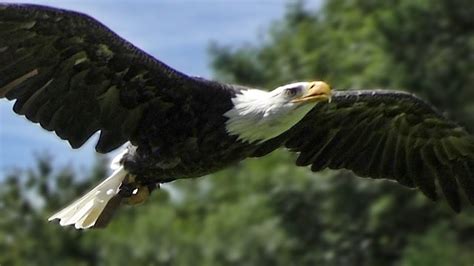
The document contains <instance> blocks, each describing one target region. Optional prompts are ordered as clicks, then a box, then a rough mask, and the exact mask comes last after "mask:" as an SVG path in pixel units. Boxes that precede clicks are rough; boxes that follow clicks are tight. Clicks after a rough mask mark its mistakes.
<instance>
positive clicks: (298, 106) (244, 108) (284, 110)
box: [224, 82, 316, 143]
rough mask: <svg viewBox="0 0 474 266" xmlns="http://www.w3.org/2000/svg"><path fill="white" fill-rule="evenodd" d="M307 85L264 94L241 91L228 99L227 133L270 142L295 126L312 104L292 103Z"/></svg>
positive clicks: (242, 138)
mask: <svg viewBox="0 0 474 266" xmlns="http://www.w3.org/2000/svg"><path fill="white" fill-rule="evenodd" d="M310 84H312V83H310V82H298V83H292V84H288V85H284V86H281V87H278V88H276V89H275V90H273V91H270V92H267V91H262V90H256V89H249V90H244V91H242V92H241V94H238V95H237V96H236V97H234V98H233V99H232V102H233V103H234V107H233V108H232V109H231V110H229V111H228V112H226V113H225V114H224V115H225V116H226V117H228V118H229V120H227V122H226V129H227V132H228V133H229V134H231V135H237V136H238V137H239V139H240V140H242V141H247V142H250V143H253V142H263V141H265V140H268V139H271V138H274V137H276V136H278V135H280V134H282V133H283V132H285V131H287V130H288V129H290V128H291V127H292V126H294V125H295V124H296V123H298V122H299V121H300V120H301V119H302V118H303V117H304V116H305V115H306V114H307V113H308V112H309V111H310V110H311V109H312V108H313V107H314V106H315V105H316V102H314V101H311V102H306V103H296V102H293V100H294V99H296V98H298V97H301V96H302V95H303V94H305V93H306V92H307V91H308V88H309V87H310Z"/></svg>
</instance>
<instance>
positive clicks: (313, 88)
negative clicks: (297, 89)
mask: <svg viewBox="0 0 474 266" xmlns="http://www.w3.org/2000/svg"><path fill="white" fill-rule="evenodd" d="M319 101H329V102H330V101H331V87H330V86H329V85H328V84H327V83H326V82H324V81H313V82H310V83H309V84H308V89H307V90H306V93H305V94H304V95H302V96H301V97H298V98H296V99H294V100H292V101H291V102H292V103H304V102H319Z"/></svg>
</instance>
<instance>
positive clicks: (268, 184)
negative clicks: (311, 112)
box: [0, 0, 474, 266]
mask: <svg viewBox="0 0 474 266" xmlns="http://www.w3.org/2000/svg"><path fill="white" fill-rule="evenodd" d="M18 2H23V1H18ZM30 2H33V3H41V4H47V5H51V6H57V7H63V8H68V9H73V10H78V11H81V12H84V13H87V14H89V15H92V16H94V17H95V18H97V19H98V20H100V21H102V22H103V23H104V24H105V25H107V26H109V27H110V28H111V29H112V30H114V31H116V32H117V33H118V34H119V35H121V36H123V37H125V38H126V39H128V40H130V41H131V42H132V43H134V44H136V45H137V46H139V47H140V48H142V49H144V50H146V51H147V52H149V53H150V54H152V55H154V56H156V57H157V58H159V59H160V60H162V61H164V62H166V63H167V64H169V65H171V66H172V67H174V68H176V69H178V70H181V71H183V72H185V73H188V74H192V75H199V76H203V77H207V78H214V79H218V80H221V81H226V82H235V83H241V84H245V85H252V86H258V87H264V88H268V89H272V88H274V87H276V86H278V85H281V84H285V83H288V82H292V81H297V80H315V79H322V80H326V81H328V82H329V83H330V84H332V86H333V87H334V88H337V89H349V88H369V89H370V88H392V89H402V90H407V91H410V92H413V93H416V94H418V95H420V96H421V97H423V98H425V99H427V100H428V101H429V102H431V103H433V104H434V105H435V106H437V107H438V108H439V109H440V110H442V111H443V112H445V114H446V115H447V116H449V117H450V118H453V119H455V120H457V121H459V122H460V124H462V125H463V126H465V127H467V128H468V129H470V130H471V132H473V131H472V130H473V129H474V16H473V14H474V2H473V1H472V0H398V1H395V0H393V1H391V0H390V1H377V0H327V1H323V0H320V1H319V0H314V1H309V0H308V1H284V0H274V1H270V0H259V1H258V0H257V1H250V0H244V1H220V0H203V1H187V0H181V1H170V0H165V1H156V2H154V1H125V0H119V1H112V0H103V1H98V0H96V1H92V0H85V1H57V2H56V1H30ZM10 109H11V104H9V103H7V102H6V101H2V102H1V105H0V123H1V127H0V251H1V252H0V265H417V266H418V265H430V266H433V265H443V266H444V265H472V264H473V263H474V253H473V252H472V251H473V250H474V208H473V207H472V206H470V207H467V206H466V208H465V210H464V211H463V212H462V213H461V214H459V215H456V214H455V213H454V212H452V211H451V210H450V209H449V208H448V206H447V205H446V203H445V202H442V201H440V202H438V203H433V202H430V201H429V200H427V199H426V198H424V196H422V195H421V193H419V192H417V191H412V190H408V189H405V188H404V187H402V186H400V185H398V184H396V183H393V182H388V181H384V180H372V179H364V178H360V177H355V176H354V175H353V174H352V173H351V172H348V171H329V170H326V171H323V172H321V173H317V174H315V173H311V172H310V171H309V170H308V169H305V168H297V167H294V166H293V162H294V159H295V156H294V155H292V154H289V153H288V152H286V151H276V152H274V153H273V154H271V155H270V156H267V157H265V158H260V159H258V160H247V161H245V162H242V163H240V164H239V165H236V166H234V167H231V168H229V169H226V170H224V171H221V172H218V173H216V174H213V175H210V176H206V177H204V178H200V179H195V180H181V181H176V182H173V183H172V185H171V186H168V187H167V188H166V189H163V190H160V191H157V192H155V193H153V195H152V196H151V198H150V199H149V200H148V201H147V202H146V203H145V204H143V205H141V206H138V207H133V208H131V207H124V208H122V210H121V211H120V212H119V213H118V214H117V215H116V217H115V219H114V220H113V222H112V223H111V224H110V225H109V227H108V228H107V229H106V230H90V231H83V232H77V231H75V230H74V229H72V228H59V226H57V225H56V224H53V223H48V222H46V219H47V217H48V216H49V215H50V214H52V212H53V211H55V210H57V209H59V208H60V207H61V206H64V205H65V204H67V203H69V202H70V201H71V200H73V199H74V198H76V197H77V196H79V195H80V194H81V193H83V192H84V191H85V190H87V189H88V188H89V187H90V186H92V185H93V184H94V183H96V182H98V180H100V179H102V178H103V177H104V176H106V175H107V174H108V173H107V172H108V162H107V160H108V158H107V157H105V156H100V155H97V154H95V153H94V151H93V149H92V147H93V144H94V143H93V142H94V141H92V142H89V143H88V144H87V146H86V147H85V148H83V149H82V150H81V152H79V153H77V152H76V153H75V152H72V151H71V150H70V149H69V147H68V145H67V143H65V142H62V141H59V140H58V139H57V138H56V137H55V136H54V135H53V134H50V133H47V132H45V131H44V130H41V129H40V128H39V127H38V126H35V125H31V124H29V123H27V122H26V121H24V119H23V118H21V117H17V116H15V115H13V112H12V111H11V110H10Z"/></svg>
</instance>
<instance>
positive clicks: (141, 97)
mask: <svg viewBox="0 0 474 266" xmlns="http://www.w3.org/2000/svg"><path fill="white" fill-rule="evenodd" d="M0 98H6V99H8V100H12V101H15V105H14V108H13V109H14V111H15V112H16V113H18V114H20V115H24V116H26V117H27V118H28V119H29V120H31V121H33V122H35V123H39V124H40V125H41V126H42V127H43V128H45V129H47V130H50V131H54V132H55V133H56V134H57V135H58V136H59V137H60V138H62V139H65V140H67V141H68V142H69V143H70V145H71V146H72V147H73V148H78V147H80V146H82V145H83V144H84V143H85V142H86V141H87V140H88V139H89V138H90V137H91V136H92V135H93V134H94V133H95V132H98V131H100V137H99V140H98V142H97V145H96V150H97V151H98V152H101V153H107V152H109V151H112V150H114V149H116V148H119V147H120V146H122V145H124V144H126V143H128V144H127V147H126V148H125V149H124V150H123V152H122V153H121V154H120V155H119V156H117V157H116V159H114V161H113V169H114V172H113V174H112V175H111V176H109V177H108V178H107V179H105V180H104V181H103V182H102V183H100V184H99V185H98V186H96V187H95V188H93V189H92V190H91V191H90V192H88V193H87V194H86V195H84V196H83V197H81V198H79V199H78V200H77V201H75V202H73V203H72V204H71V205H69V206H67V207H66V208H64V209H63V210H61V211H60V212H58V213H56V214H54V215H53V216H52V217H51V218H50V220H53V219H59V220H60V224H61V225H74V226H75V227H76V228H90V227H101V226H105V225H106V224H107V223H108V222H109V220H110V218H111V217H112V214H113V212H114V210H115V209H116V208H117V207H118V206H120V204H121V203H122V202H124V201H126V202H129V203H132V204H134V203H138V202H141V201H143V200H145V199H146V197H147V196H148V194H149V193H150V192H151V191H152V190H153V189H155V188H157V187H159V184H160V183H165V182H170V181H173V180H176V179H180V178H190V177H199V176H203V175H206V174H209V173H212V172H215V171H217V170H220V169H222V168H225V167H227V166H229V165H231V164H233V163H236V162H239V161H241V160H243V159H245V158H248V157H260V156H264V155H266V154H268V153H270V152H272V151H273V150H275V149H277V148H280V147H286V148H288V150H289V151H291V152H297V153H298V154H299V155H298V158H297V160H296V165H298V166H310V168H311V170H312V171H319V170H322V169H325V168H331V169H341V168H345V169H350V170H352V171H353V172H354V173H356V174H357V175H359V176H363V177H371V178H386V179H393V180H396V181H398V182H399V183H400V184H402V185H404V186H408V187H412V188H419V189H420V190H421V191H422V192H423V193H424V194H425V195H426V196H428V197H429V198H431V199H433V200H435V199H436V198H437V187H439V188H440V189H441V191H442V192H443V194H444V196H445V198H446V200H447V201H448V203H449V205H450V206H451V207H452V208H453V209H454V210H455V211H459V210H460V197H459V193H465V195H466V197H467V199H468V200H469V201H470V202H471V203H472V204H474V174H473V171H474V137H473V136H472V135H470V134H469V133H468V132H467V131H466V130H465V129H463V128H462V127H460V126H459V125H458V124H456V123H455V122H453V121H450V120H448V119H446V118H445V117H444V116H443V115H441V114H440V113H439V112H437V111H436V110H434V109H433V108H432V107H431V106H430V105H429V104H427V103H425V102H424V101H422V100H420V99H419V98H417V97H416V96H414V95H411V94H408V93H404V92H397V91H385V90H384V91H382V90H372V91H369V90H367V91H332V90H331V88H330V87H329V85H328V84H326V83H324V82H322V81H314V82H297V83H291V84H287V85H284V86H280V87H278V88H275V89H274V90H272V91H263V90H258V89H254V88H247V87H243V86H237V85H231V84H224V83H220V82H215V81H209V80H205V79H202V78H196V77H190V76H187V75H185V74H183V73H180V72H178V71H176V70H174V69H172V68H170V67H168V66H167V65H165V64H163V63H162V62H160V61H158V60H156V59H155V58H153V57H152V56H150V55H148V54H147V53H145V52H143V51H142V50H140V49H138V48H136V47H135V46H133V45H132V44H131V43H129V42H127V41H126V40H124V39H122V38H120V37H119V36H117V35H116V34H115V33H113V32H112V31H111V30H109V29H108V28H107V27H105V26H104V25H102V24H100V23H99V22H98V21H96V20H94V19H93V18H91V17H89V16H87V15H84V14H80V13H76V12H72V11H66V10H61V9H55V8H50V7H43V6H37V5H26V4H0ZM461 190H462V191H461Z"/></svg>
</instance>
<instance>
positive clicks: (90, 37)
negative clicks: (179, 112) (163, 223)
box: [0, 4, 203, 153]
mask: <svg viewBox="0 0 474 266" xmlns="http://www.w3.org/2000/svg"><path fill="white" fill-rule="evenodd" d="M202 84H203V82H202V81H200V80H199V79H195V78H191V77H188V76H186V75H184V74H182V73H179V72H177V71H175V70H173V69H171V68H170V67H168V66H166V65H165V64H163V63H161V62H160V61H158V60H156V59H155V58H153V57H152V56H150V55H148V54H146V53H145V52H143V51H142V50H140V49H138V48H137V47H135V46H133V45H132V44H131V43H129V42H127V41H126V40H124V39H122V38H120V37H119V36H118V35H116V34H115V33H114V32H112V31H111V30H109V29H108V28H107V27H105V26H104V25H102V24H101V23H99V22H98V21H96V20H95V19H93V18H91V17H89V16H87V15H84V14H80V13H76V12H72V11H66V10H60V9H55V8H49V7H44V6H37V5H15V4H0V98H3V97H6V98H7V99H9V100H16V102H15V105H14V111H15V112H16V113H18V114H21V115H25V116H26V117H27V118H28V119H29V120H31V121H33V122H36V123H39V124H40V125H41V126H42V127H43V128H45V129H47V130H50V131H55V132H56V134H57V135H58V136H59V137H61V138H62V139H66V140H68V141H69V143H70V145H71V146H72V147H73V148H77V147H80V146H81V145H82V144H84V142H85V141H86V140H87V139H89V138H90V137H91V136H92V135H93V134H94V133H95V132H97V131H99V130H100V131H101V134H100V138H99V141H98V143H97V145H96V150H97V151H99V152H104V153H105V152H108V151H111V150H113V149H115V148H117V147H119V146H120V145H122V144H123V143H125V142H127V141H128V140H130V139H132V140H133V135H134V134H135V131H136V129H137V126H138V124H139V122H140V118H141V117H142V115H143V114H144V112H146V111H147V108H148V107H149V106H151V105H153V108H154V109H153V112H160V111H161V110H160V108H163V109H164V108H169V106H170V105H172V104H173V103H175V102H177V101H180V98H183V97H187V95H190V94H192V93H190V92H189V91H190V90H193V89H196V88H198V87H199V86H203V85H202ZM181 101H183V102H184V101H186V100H183V99H181Z"/></svg>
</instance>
